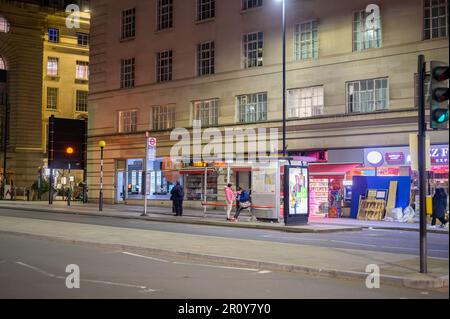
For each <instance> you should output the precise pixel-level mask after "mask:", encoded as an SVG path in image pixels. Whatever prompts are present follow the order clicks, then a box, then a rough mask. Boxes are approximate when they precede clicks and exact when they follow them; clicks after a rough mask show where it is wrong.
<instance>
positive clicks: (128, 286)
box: [16, 261, 156, 292]
mask: <svg viewBox="0 0 450 319" xmlns="http://www.w3.org/2000/svg"><path fill="white" fill-rule="evenodd" d="M16 264H18V265H20V266H23V267H26V268H29V269H32V270H34V271H36V272H39V273H41V274H43V275H45V276H47V277H50V278H54V279H63V280H65V279H66V277H64V276H56V275H54V274H51V273H49V272H47V271H45V270H42V269H40V268H38V267H34V266H31V265H28V264H25V263H23V262H20V261H17V262H16ZM80 281H81V282H89V283H94V284H102V285H110V286H120V287H127V288H137V289H142V290H144V291H146V292H155V291H156V290H154V289H150V288H147V287H146V286H138V285H133V284H124V283H120V282H112V281H103V280H94V279H83V278H80Z"/></svg>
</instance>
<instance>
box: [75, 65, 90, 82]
mask: <svg viewBox="0 0 450 319" xmlns="http://www.w3.org/2000/svg"><path fill="white" fill-rule="evenodd" d="M76 78H77V79H82V80H87V79H88V78H89V62H87V61H77V69H76Z"/></svg>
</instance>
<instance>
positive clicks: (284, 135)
mask: <svg viewBox="0 0 450 319" xmlns="http://www.w3.org/2000/svg"><path fill="white" fill-rule="evenodd" d="M276 1H277V2H281V4H282V28H283V44H282V47H283V157H286V0H276Z"/></svg>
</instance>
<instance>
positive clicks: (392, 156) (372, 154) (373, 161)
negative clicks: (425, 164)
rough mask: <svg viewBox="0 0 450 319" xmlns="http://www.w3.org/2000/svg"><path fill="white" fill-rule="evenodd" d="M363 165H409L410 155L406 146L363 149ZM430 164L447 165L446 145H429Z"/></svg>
mask: <svg viewBox="0 0 450 319" xmlns="http://www.w3.org/2000/svg"><path fill="white" fill-rule="evenodd" d="M364 154H365V156H364V158H365V163H364V164H365V166H372V167H380V166H409V165H411V155H410V152H409V148H408V147H391V148H389V147H387V148H379V149H365V150H364ZM430 158H431V165H433V166H445V165H448V145H432V146H431V147H430Z"/></svg>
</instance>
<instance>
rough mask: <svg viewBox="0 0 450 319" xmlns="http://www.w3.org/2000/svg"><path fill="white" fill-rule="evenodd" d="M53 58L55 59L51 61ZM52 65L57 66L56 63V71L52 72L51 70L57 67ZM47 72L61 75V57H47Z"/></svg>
mask: <svg viewBox="0 0 450 319" xmlns="http://www.w3.org/2000/svg"><path fill="white" fill-rule="evenodd" d="M50 60H53V61H50ZM50 65H53V66H55V65H56V72H55V73H51V72H49V70H54V69H55V68H51V67H50ZM46 74H47V76H59V58H57V57H52V56H48V57H47V68H46Z"/></svg>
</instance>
